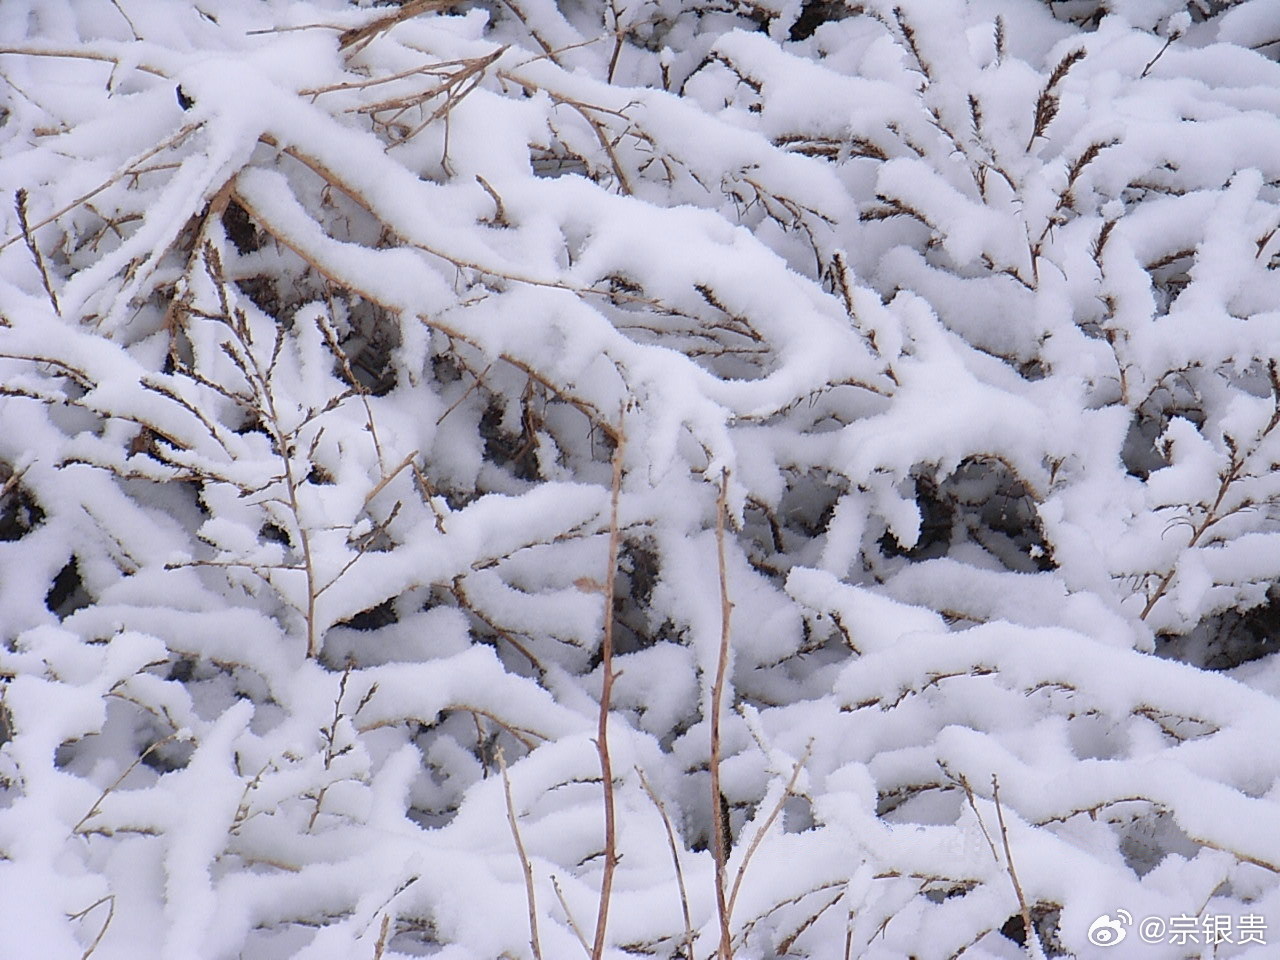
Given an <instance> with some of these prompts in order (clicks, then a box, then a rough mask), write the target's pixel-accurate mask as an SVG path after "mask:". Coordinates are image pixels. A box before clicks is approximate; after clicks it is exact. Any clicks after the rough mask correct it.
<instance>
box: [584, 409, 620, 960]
mask: <svg viewBox="0 0 1280 960" xmlns="http://www.w3.org/2000/svg"><path fill="white" fill-rule="evenodd" d="M617 436H618V443H617V446H615V447H614V449H613V479H612V482H611V484H610V491H609V559H608V566H607V567H606V569H605V573H604V589H603V590H602V593H603V594H604V640H603V642H602V644H601V647H600V671H601V680H600V714H599V720H598V723H597V727H596V751H597V752H598V753H599V755H600V778H601V782H602V786H603V788H604V871H603V873H602V875H601V877H600V906H599V909H598V910H597V912H596V935H595V940H594V942H593V943H592V945H591V960H601V957H603V956H604V942H605V928H606V926H607V925H608V922H609V903H610V900H611V899H612V897H613V873H614V870H616V869H617V866H618V836H617V822H616V817H617V811H616V809H615V806H614V796H613V761H612V759H611V758H610V756H609V703H610V698H611V697H612V694H613V681H614V680H615V679H616V674H615V673H614V672H613V619H614V618H613V591H614V582H615V580H616V578H617V572H618V547H619V545H620V543H621V540H622V534H621V532H620V531H619V528H618V500H619V499H620V497H621V494H622V456H623V451H624V450H625V448H626V434H625V433H624V432H623V429H622V423H621V419H620V420H619V423H618V432H617Z"/></svg>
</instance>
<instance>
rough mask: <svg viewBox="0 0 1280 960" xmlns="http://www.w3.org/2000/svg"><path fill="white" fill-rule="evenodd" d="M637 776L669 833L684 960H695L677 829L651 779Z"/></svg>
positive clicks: (642, 774)
mask: <svg viewBox="0 0 1280 960" xmlns="http://www.w3.org/2000/svg"><path fill="white" fill-rule="evenodd" d="M636 774H637V775H638V776H639V777H640V785H641V786H642V787H644V792H645V793H647V794H648V795H649V799H650V800H652V801H653V805H654V806H655V807H657V808H658V814H659V816H661V817H662V826H663V828H664V829H665V830H666V831H667V846H668V847H669V848H670V850H671V862H672V864H674V865H675V868H676V886H677V887H678V888H679V890H680V911H681V913H682V914H683V916H684V940H683V945H684V958H685V960H693V939H694V933H693V920H692V918H691V916H690V914H689V894H688V891H687V890H686V889H685V885H684V870H683V869H682V868H681V866H680V849H679V847H678V846H677V844H676V831H675V827H673V826H672V824H671V817H670V816H669V815H668V814H667V808H666V805H665V804H663V802H662V800H661V799H660V798H659V797H658V794H657V793H656V792H655V791H654V789H653V786H652V785H651V784H650V783H649V778H648V777H646V776H645V775H644V771H643V770H641V769H640V768H639V767H636Z"/></svg>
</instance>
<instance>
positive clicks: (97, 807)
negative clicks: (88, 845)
mask: <svg viewBox="0 0 1280 960" xmlns="http://www.w3.org/2000/svg"><path fill="white" fill-rule="evenodd" d="M177 736H178V733H177V731H175V732H173V733H171V734H169V735H168V736H167V737H162V738H161V739H159V740H157V741H156V742H155V743H153V744H151V746H149V747H147V749H145V750H143V751H142V753H140V754H138V758H137V759H136V760H134V761H133V763H131V764H129V766H127V767H125V768H124V772H123V773H121V774H120V776H118V777H116V778H115V780H113V781H112V783H111V786H109V787H107V789H105V790H103V791H102V793H101V794H100V795H99V796H98V799H97V800H95V801H93V806H92V807H90V808H89V812H88V813H86V814H85V815H84V816H83V817H81V818H80V819H79V821H77V822H76V825H75V826H74V827H72V828H71V832H72V833H73V834H76V833H80V832H81V829H82V828H83V827H84V825H85V822H86V821H87V820H89V819H91V818H92V817H96V816H97V815H98V814H99V813H101V812H102V809H101V806H102V801H103V800H105V799H107V795H108V794H109V793H111V791H112V790H114V789H115V788H116V787H118V786H120V784H122V783H124V778H125V777H127V776H129V774H131V773H133V771H134V770H135V769H136V768H137V766H138V764H140V763H141V762H142V761H143V760H145V759H147V757H149V756H150V755H151V751H152V750H155V749H156V748H157V747H161V746H163V745H164V744H166V743H168V742H169V741H170V740H174V739H176V738H177Z"/></svg>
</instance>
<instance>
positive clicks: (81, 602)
mask: <svg viewBox="0 0 1280 960" xmlns="http://www.w3.org/2000/svg"><path fill="white" fill-rule="evenodd" d="M90 602H91V598H90V596H89V594H88V593H87V592H86V591H85V589H84V584H83V583H82V582H81V580H80V567H79V566H78V564H77V561H76V558H75V557H74V556H73V557H72V558H71V559H70V560H68V561H67V563H66V566H64V567H63V568H62V569H61V570H59V571H58V575H57V576H56V577H54V578H53V584H52V585H51V586H50V587H49V592H48V593H46V594H45V596H44V605H45V606H46V607H48V608H49V610H50V612H52V613H54V614H56V615H57V617H58V619H60V620H62V619H65V618H67V617H69V616H71V614H73V613H75V612H76V611H77V610H79V609H81V608H83V607H87V606H88V605H89V603H90Z"/></svg>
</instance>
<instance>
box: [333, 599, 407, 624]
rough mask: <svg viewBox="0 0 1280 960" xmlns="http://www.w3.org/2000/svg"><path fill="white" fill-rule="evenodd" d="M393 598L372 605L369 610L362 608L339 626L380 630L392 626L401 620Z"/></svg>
mask: <svg viewBox="0 0 1280 960" xmlns="http://www.w3.org/2000/svg"><path fill="white" fill-rule="evenodd" d="M393 600H394V598H392V599H391V600H384V601H382V603H380V604H378V605H377V606H376V607H370V608H369V609H368V610H361V611H360V612H359V613H357V614H355V615H354V616H352V617H350V618H348V619H346V620H344V621H342V623H341V624H339V626H343V627H350V628H351V629H352V630H365V631H368V630H380V629H381V628H383V627H387V626H390V625H391V624H393V623H397V622H398V621H399V619H400V618H399V617H398V616H396V608H395V605H394V603H393Z"/></svg>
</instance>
